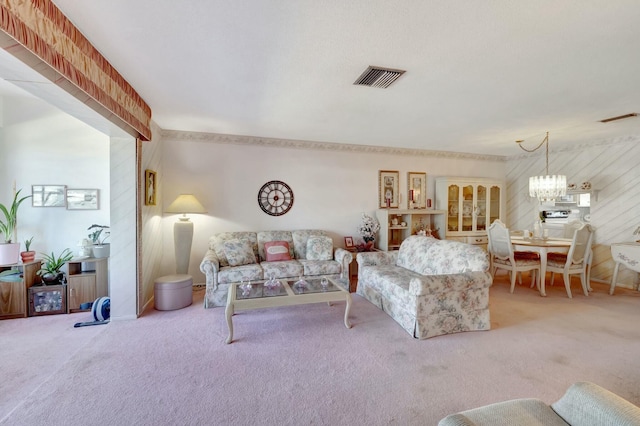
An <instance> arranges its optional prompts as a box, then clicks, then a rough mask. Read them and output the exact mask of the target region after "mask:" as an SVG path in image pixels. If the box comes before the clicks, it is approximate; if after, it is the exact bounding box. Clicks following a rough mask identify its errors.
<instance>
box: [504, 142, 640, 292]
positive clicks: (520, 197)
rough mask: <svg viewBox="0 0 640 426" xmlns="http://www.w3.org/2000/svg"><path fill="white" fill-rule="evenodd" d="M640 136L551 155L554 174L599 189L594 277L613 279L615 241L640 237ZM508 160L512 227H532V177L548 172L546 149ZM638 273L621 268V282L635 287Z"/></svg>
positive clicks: (595, 203) (534, 206) (594, 210)
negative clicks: (638, 230) (639, 233)
mask: <svg viewBox="0 0 640 426" xmlns="http://www.w3.org/2000/svg"><path fill="white" fill-rule="evenodd" d="M639 142H640V138H626V139H622V140H613V141H600V142H594V143H590V144H589V143H586V144H584V145H581V146H577V147H574V148H572V149H565V150H562V151H553V150H552V151H551V152H550V153H549V173H551V174H558V173H562V174H565V175H566V176H567V183H576V184H578V185H579V184H580V183H581V182H585V181H590V182H591V184H592V186H593V188H594V189H597V190H599V192H598V195H597V199H596V198H595V197H593V196H592V197H591V209H590V214H591V224H592V225H593V226H594V227H595V228H596V233H595V244H594V264H593V270H592V275H591V278H592V279H595V280H600V281H603V282H607V283H608V282H610V281H611V276H612V272H613V266H614V263H613V261H612V260H611V247H610V246H611V243H615V242H625V241H633V240H634V239H638V237H637V236H635V238H634V235H633V231H634V230H635V229H636V227H637V226H638V225H640V168H639V167H638V165H637V163H638V158H640V143H639ZM541 151H542V152H540V153H538V154H528V155H522V156H518V157H515V158H511V159H509V160H508V161H507V197H508V200H507V203H508V214H509V226H510V227H511V228H513V229H531V224H532V223H533V216H534V214H533V213H532V211H534V210H537V206H538V205H537V202H536V201H534V200H532V199H531V198H530V197H529V196H528V184H529V183H528V179H529V176H534V175H540V174H544V172H545V159H544V151H543V150H541ZM637 281H638V274H637V273H635V272H631V271H629V270H628V269H626V268H624V267H622V268H620V276H619V281H618V285H620V286H624V287H629V288H634V287H635V286H636V285H637Z"/></svg>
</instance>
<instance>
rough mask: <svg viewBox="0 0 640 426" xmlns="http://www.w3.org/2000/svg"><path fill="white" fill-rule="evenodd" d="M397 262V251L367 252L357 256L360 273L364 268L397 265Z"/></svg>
mask: <svg viewBox="0 0 640 426" xmlns="http://www.w3.org/2000/svg"><path fill="white" fill-rule="evenodd" d="M397 260H398V252H397V251H366V252H360V253H358V254H357V255H356V261H357V262H358V268H359V269H358V271H360V270H361V269H362V267H363V266H376V265H395V264H396V261H397Z"/></svg>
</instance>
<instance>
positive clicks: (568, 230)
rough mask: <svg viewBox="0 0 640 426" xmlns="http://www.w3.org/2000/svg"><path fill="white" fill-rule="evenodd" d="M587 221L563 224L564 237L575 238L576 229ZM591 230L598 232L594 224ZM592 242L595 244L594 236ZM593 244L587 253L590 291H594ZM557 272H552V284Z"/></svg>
mask: <svg viewBox="0 0 640 426" xmlns="http://www.w3.org/2000/svg"><path fill="white" fill-rule="evenodd" d="M585 223H586V222H582V221H580V220H572V221H571V222H569V223H567V224H565V225H564V226H563V231H562V232H563V234H562V237H563V238H571V239H573V234H574V232H575V231H576V229H580V227H582V225H584V224H585ZM591 231H592V232H593V233H595V232H596V230H595V228H594V227H593V226H592V227H591ZM591 243H592V244H593V238H592V239H591ZM592 244H589V247H588V250H589V253H588V254H587V255H585V259H586V262H587V290H589V291H593V289H592V288H591V264H592V261H593V249H592V247H591V245H592ZM554 276H555V273H553V272H552V273H551V280H550V285H553V279H554Z"/></svg>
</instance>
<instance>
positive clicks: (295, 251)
mask: <svg viewBox="0 0 640 426" xmlns="http://www.w3.org/2000/svg"><path fill="white" fill-rule="evenodd" d="M352 260H353V256H352V255H351V253H350V252H348V251H347V250H345V249H343V248H334V247H333V241H332V240H331V237H329V235H328V233H327V232H326V231H322V230H297V231H260V232H222V233H219V234H215V235H213V236H212V237H211V238H210V239H209V249H208V250H207V252H206V254H205V256H204V258H203V259H202V262H201V263H200V270H201V271H202V272H203V273H204V274H205V276H206V283H207V289H206V294H205V298H204V307H205V308H209V307H213V306H225V305H226V303H227V293H228V290H229V284H231V283H235V282H240V281H247V280H263V279H269V278H270V277H271V276H273V277H274V278H291V279H295V280H297V279H298V277H300V276H303V277H306V278H308V277H319V276H326V277H330V278H338V280H336V281H337V282H338V283H339V284H342V285H343V286H344V287H346V289H348V288H349V264H350V263H351V261H352Z"/></svg>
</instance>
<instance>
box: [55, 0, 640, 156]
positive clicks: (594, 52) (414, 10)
mask: <svg viewBox="0 0 640 426" xmlns="http://www.w3.org/2000/svg"><path fill="white" fill-rule="evenodd" d="M54 3H55V4H56V5H57V6H58V7H59V8H60V9H61V10H62V12H63V13H64V14H65V15H67V17H68V18H69V19H70V20H71V21H72V22H73V23H74V24H75V25H76V26H77V27H78V28H79V30H80V31H81V32H82V33H84V34H85V36H86V37H87V38H88V39H89V40H90V41H91V42H92V43H93V45H94V46H95V47H96V48H97V49H98V50H99V51H100V52H101V53H102V54H103V55H104V56H105V57H106V58H107V59H108V60H109V61H110V62H111V64H112V65H114V67H115V68H116V69H117V70H118V71H119V72H120V73H121V74H122V75H123V76H124V77H125V79H127V80H128V81H129V83H130V84H131V85H132V86H133V87H135V88H136V90H137V91H138V92H139V93H140V95H141V96H142V97H143V98H144V100H145V101H146V102H147V103H148V104H149V105H150V106H151V109H152V111H153V120H154V121H155V122H156V123H157V124H158V125H159V126H160V127H161V128H163V129H171V130H186V131H197V132H213V133H225V134H236V135H250V136H262V137H270V138H283V139H296V140H308V141H324V142H336V143H351V144H364V145H377V146H391V147H406V148H422V149H429V150H443V151H456V152H468V153H480V154H496V155H507V156H509V155H517V154H520V153H522V151H520V150H519V149H518V147H517V145H516V144H515V143H514V141H515V140H516V139H525V140H526V142H525V145H526V146H529V147H532V146H535V145H537V144H538V143H539V142H540V141H542V139H543V138H544V135H545V132H546V131H549V132H550V141H551V142H550V143H551V149H552V150H553V149H554V148H561V147H565V146H569V145H572V144H581V143H587V142H594V141H601V140H611V139H619V138H627V137H630V136H634V135H635V136H637V135H640V118H632V119H627V120H623V121H619V122H614V123H609V124H602V123H599V122H598V120H600V119H603V118H607V117H611V116H617V115H622V114H626V113H629V112H640V55H638V51H639V49H638V45H637V44H638V39H639V37H638V36H639V35H640V27H639V26H638V22H640V2H638V1H637V0H615V1H611V0H606V1H605V0H590V1H583V0H581V1H561V0H560V1H558V0H553V1H551V0H537V1H529V2H524V1H518V2H515V1H507V0H502V1H491V0H486V1H477V0H466V1H460V0H451V1H426V0H407V1H388V0H387V1H380V0H350V1H346V2H345V1H342V0H340V1H339V0H331V1H330V0H296V1H290V0H271V1H262V0H246V1H240V0H237V1H231V0H229V1H221V0H207V1H205V0H199V1H196V0H194V1H188V2H178V1H174V0H171V1H169V0H136V1H130V0H92V1H85V2H79V1H77V0H54ZM369 65H376V66H383V67H391V68H399V69H403V70H407V72H406V74H404V75H403V76H402V77H401V78H400V79H399V80H398V81H397V82H395V83H394V84H393V85H392V86H391V87H389V88H388V89H376V88H369V87H363V86H355V85H353V82H354V81H355V79H356V78H358V76H360V74H361V73H362V72H363V71H364V70H365V69H366V67H367V66H369Z"/></svg>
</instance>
